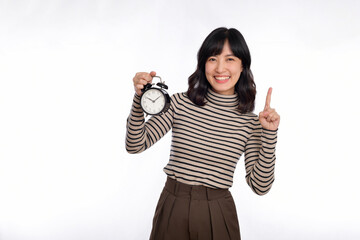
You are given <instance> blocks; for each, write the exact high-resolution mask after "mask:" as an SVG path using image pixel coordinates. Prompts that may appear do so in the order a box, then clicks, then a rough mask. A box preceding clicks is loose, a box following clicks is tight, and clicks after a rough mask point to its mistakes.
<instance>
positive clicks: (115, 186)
mask: <svg viewBox="0 0 360 240" xmlns="http://www.w3.org/2000/svg"><path fill="white" fill-rule="evenodd" d="M359 12H360V2H359V1H355V0H354V1H351V0H346V1H345V0H341V1H340V0H338V1H325V0H323V1H319V0H315V1H300V0H299V1H293V0H292V1H280V0H274V1H260V0H258V1H250V0H246V1H245V0H237V1H214V0H206V1H189V0H183V1H166V0H157V1H104V0H101V1H100V0H98V1H95V0H94V1H78V0H77V1H70V0H67V1H60V0H58V1H55V0H53V1H42V0H38V1H35V0H29V1H19V0H15V1H4V0H0V239H1V240H28V239H29V240H30V239H34V240H35V239H36V240H49V239H51V240H60V239H61V240H63V239H67V240H73V239H74V240H78V239H89V240H100V239H101V240H103V239H109V240H115V239H125V240H138V239H147V238H148V236H149V234H150V230H151V224H152V217H153V214H154V211H155V206H156V203H157V201H158V198H159V195H160V192H161V190H162V188H163V186H164V183H165V180H166V175H165V173H164V172H163V171H162V168H163V167H164V166H165V165H166V163H167V161H168V158H169V152H170V144H171V133H168V134H167V135H166V136H165V137H164V138H163V139H161V140H160V141H159V142H158V143H156V144H155V145H154V146H153V147H151V148H150V149H148V150H147V151H146V152H143V153H141V154H138V155H130V154H128V153H127V152H126V150H125V134H126V119H127V117H128V114H129V112H130V108H131V104H132V98H133V95H134V90H133V85H132V78H133V77H134V75H135V73H136V72H139V71H152V70H154V71H156V72H157V74H158V75H159V76H161V77H162V79H163V80H165V82H166V84H168V86H169V93H170V94H174V93H176V92H183V91H186V90H187V78H188V77H189V76H190V75H191V74H192V73H193V72H194V70H195V67H196V54H197V51H198V49H199V47H200V45H201V43H202V42H203V40H204V39H205V37H206V36H207V35H208V34H209V33H210V32H211V31H212V30H213V29H215V28H217V27H221V26H225V27H234V28H237V29H238V30H239V31H240V32H241V33H242V34H243V35H244V37H245V40H246V41H247V43H248V46H249V48H250V52H251V55H252V71H253V74H254V77H255V83H256V85H257V98H256V109H255V111H254V112H255V113H256V114H258V113H259V112H260V111H261V110H262V109H263V107H264V104H265V97H266V93H267V89H268V88H269V87H273V94H272V101H271V106H272V107H273V108H275V109H276V110H277V112H278V113H279V114H280V115H281V122H280V127H279V131H278V144H277V160H276V168H275V182H274V184H273V187H272V189H271V191H270V192H269V193H268V194H267V195H265V196H257V195H255V194H254V193H253V192H252V191H251V189H250V188H249V187H248V186H247V185H246V182H245V169H244V159H243V156H242V157H241V159H240V160H239V163H238V165H237V169H236V172H235V176H234V184H233V187H232V188H231V189H230V190H231V192H232V194H233V197H234V200H235V202H236V206H237V212H238V217H239V222H240V230H241V236H242V239H245V240H259V239H277V240H280V239H281V240H288V239H294V240H295V239H314V240H315V239H316V240H319V239H327V240H329V239H359V237H360V230H359V228H358V227H359V225H360V210H359V207H358V202H359V201H360V194H359V180H358V176H357V175H358V172H359V171H358V168H359V167H360V164H359V160H360V159H359V156H358V150H359V146H358V145H359V139H358V138H359V133H360V132H359V127H358V122H359V118H360V110H359V108H358V104H359V100H360V99H359V91H358V84H357V82H358V81H359V80H360V70H359V66H358V65H359V63H358V60H359V56H360V46H359V43H360V15H359Z"/></svg>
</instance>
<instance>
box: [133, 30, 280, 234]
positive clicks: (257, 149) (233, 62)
mask: <svg viewBox="0 0 360 240" xmlns="http://www.w3.org/2000/svg"><path fill="white" fill-rule="evenodd" d="M250 62H251V61H250V53H249V50H248V48H247V45H246V43H245V40H244V38H243V37H242V35H241V34H240V32H239V31H237V30H236V29H226V28H218V29H215V30H214V31H213V32H212V33H210V35H209V36H208V37H207V38H206V39H205V41H204V43H203V44H202V46H201V48H200V50H199V53H198V66H197V69H196V71H195V73H194V74H192V75H191V76H190V77H189V88H188V91H187V92H183V93H176V94H174V95H173V96H172V97H171V104H170V108H169V110H168V111H167V112H165V113H164V114H162V115H155V116H152V117H151V118H150V119H149V120H148V121H145V119H144V112H143V110H142V108H141V107H140V95H141V94H143V93H142V91H141V89H143V88H144V85H145V86H146V84H148V83H149V82H151V81H152V78H153V77H155V75H156V73H155V72H150V73H146V72H139V73H137V74H136V75H135V77H134V78H133V83H134V87H135V92H136V94H135V96H134V99H133V106H132V110H131V113H130V116H129V118H128V122H127V137H126V150H127V151H128V152H129V153H140V152H143V151H145V150H146V149H148V148H150V147H151V146H152V145H154V144H155V143H156V142H157V141H158V140H160V139H161V138H162V137H163V136H164V135H165V134H166V133H167V132H168V131H170V129H172V144H171V152H170V159H169V162H168V164H167V165H166V166H165V167H164V172H165V174H166V175H167V176H168V179H167V181H166V183H165V187H164V189H163V191H162V193H161V195H160V199H159V202H158V205H157V207H156V211H155V216H154V219H153V228H152V231H151V237H150V239H153V240H155V239H156V240H162V239H163V240H165V239H167V240H170V239H171V240H176V239H179V240H180V239H181V240H186V239H203V240H205V239H206V240H207V239H214V240H226V239H229V240H230V239H235V240H238V239H240V227H239V222H238V218H237V212H236V207H235V203H234V200H233V198H232V195H231V193H230V191H229V188H230V187H231V186H232V184H233V175H234V171H235V168H236V165H237V163H238V160H239V159H240V157H241V155H242V154H245V168H246V182H247V183H248V185H249V186H250V188H251V189H252V190H253V191H254V192H255V193H256V194H258V195H264V194H266V193H268V192H269V191H270V189H271V186H272V184H273V182H274V179H275V177H274V172H275V146H276V142H277V128H278V125H279V121H280V117H279V115H278V114H277V113H276V112H275V110H273V109H271V108H270V99H271V98H270V95H271V88H270V89H269V92H268V97H267V98H266V105H265V109H264V111H263V112H261V113H260V117H258V116H257V115H256V114H254V113H252V111H253V109H254V100H255V94H256V89H255V83H254V81H253V78H252V74H251V70H250ZM155 98H156V96H154V97H151V98H150V100H151V101H155V100H154V99H155Z"/></svg>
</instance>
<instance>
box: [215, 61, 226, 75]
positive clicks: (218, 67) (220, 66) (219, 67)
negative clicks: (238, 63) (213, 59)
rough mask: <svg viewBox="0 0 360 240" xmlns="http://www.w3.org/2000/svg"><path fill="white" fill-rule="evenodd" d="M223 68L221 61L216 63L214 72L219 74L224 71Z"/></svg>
mask: <svg viewBox="0 0 360 240" xmlns="http://www.w3.org/2000/svg"><path fill="white" fill-rule="evenodd" d="M224 68H225V64H224V62H223V61H218V62H217V65H216V69H215V70H216V71H217V72H219V73H221V72H222V71H224Z"/></svg>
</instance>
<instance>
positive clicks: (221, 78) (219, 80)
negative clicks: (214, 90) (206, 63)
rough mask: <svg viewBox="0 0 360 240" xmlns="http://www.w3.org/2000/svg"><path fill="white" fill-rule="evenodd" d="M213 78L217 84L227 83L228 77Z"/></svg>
mask: <svg viewBox="0 0 360 240" xmlns="http://www.w3.org/2000/svg"><path fill="white" fill-rule="evenodd" d="M214 78H215V81H216V82H217V83H226V82H227V81H229V79H230V76H226V77H225V76H214Z"/></svg>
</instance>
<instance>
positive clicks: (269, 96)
mask: <svg viewBox="0 0 360 240" xmlns="http://www.w3.org/2000/svg"><path fill="white" fill-rule="evenodd" d="M271 93H272V88H271V87H270V88H269V90H268V93H267V96H266V102H265V108H270V101H271Z"/></svg>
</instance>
